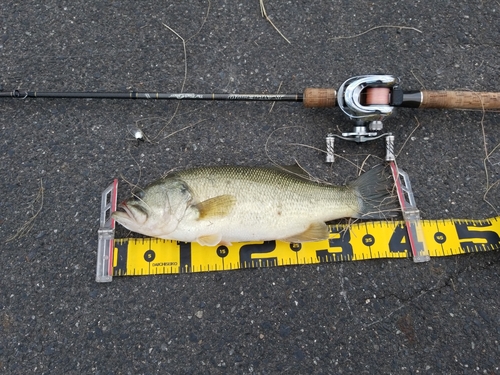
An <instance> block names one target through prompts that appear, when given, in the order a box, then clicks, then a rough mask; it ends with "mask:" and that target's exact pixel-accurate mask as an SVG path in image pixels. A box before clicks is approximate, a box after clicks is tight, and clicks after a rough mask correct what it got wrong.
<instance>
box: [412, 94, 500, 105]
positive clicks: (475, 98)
mask: <svg viewBox="0 0 500 375" xmlns="http://www.w3.org/2000/svg"><path fill="white" fill-rule="evenodd" d="M419 108H456V109H500V93H499V92H472V91H422V103H421V104H420V106H419Z"/></svg>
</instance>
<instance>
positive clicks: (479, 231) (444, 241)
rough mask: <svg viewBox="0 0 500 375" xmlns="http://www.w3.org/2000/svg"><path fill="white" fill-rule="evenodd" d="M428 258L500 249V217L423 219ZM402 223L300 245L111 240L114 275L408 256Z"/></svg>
mask: <svg viewBox="0 0 500 375" xmlns="http://www.w3.org/2000/svg"><path fill="white" fill-rule="evenodd" d="M422 227H423V230H424V238H425V242H426V245H427V248H428V249H429V254H430V256H431V257H439V256H449V255H457V254H466V253H473V252H482V251H492V250H499V249H500V217H495V218H492V219H487V220H472V221H471V220H422ZM410 256H411V249H410V247H409V242H408V234H407V231H406V227H405V224H404V222H385V221H383V222H366V223H359V224H353V225H349V226H348V225H331V226H330V238H329V239H328V240H324V241H318V242H306V243H301V244H296V243H287V242H281V241H266V242H245V243H235V244H232V245H230V246H225V245H221V246H201V245H199V244H197V243H182V242H177V241H170V240H162V239H157V238H128V239H115V240H114V251H113V267H112V275H113V276H135V275H157V274H179V273H189V272H207V271H224V270H235V269H242V268H256V267H274V266H290V265H299V264H319V263H331V262H339V261H356V260H366V259H378V258H409V257H410Z"/></svg>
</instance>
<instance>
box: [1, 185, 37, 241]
mask: <svg viewBox="0 0 500 375" xmlns="http://www.w3.org/2000/svg"><path fill="white" fill-rule="evenodd" d="M43 190H44V189H43V181H42V179H41V178H40V189H39V190H38V194H37V196H36V198H35V200H34V201H33V205H34V204H35V202H36V201H38V200H40V208H39V209H38V211H37V212H36V213H35V214H34V215H33V216H32V217H31V218H30V219H29V220H28V221H27V222H26V223H24V224H23V226H22V227H21V228H19V229H18V231H17V232H16V234H15V235H13V236H12V237H9V238H8V239H7V240H6V241H5V242H6V243H7V242H10V241H14V240H16V239H18V238H21V237H23V236H25V235H27V234H28V232H29V231H30V230H31V228H33V222H34V221H35V219H36V217H37V216H38V214H40V212H41V211H42V208H43Z"/></svg>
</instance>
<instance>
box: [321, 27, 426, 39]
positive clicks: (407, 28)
mask: <svg viewBox="0 0 500 375" xmlns="http://www.w3.org/2000/svg"><path fill="white" fill-rule="evenodd" d="M382 28H389V29H405V30H413V31H416V32H418V33H420V34H422V31H421V30H419V29H417V28H415V27H410V26H396V25H381V26H375V27H372V28H371V29H368V30H366V31H363V32H362V33H359V34H356V35H351V36H337V37H334V38H329V39H328V40H338V39H351V38H357V37H358V36H361V35H365V34H366V33H369V32H370V31H373V30H376V29H382Z"/></svg>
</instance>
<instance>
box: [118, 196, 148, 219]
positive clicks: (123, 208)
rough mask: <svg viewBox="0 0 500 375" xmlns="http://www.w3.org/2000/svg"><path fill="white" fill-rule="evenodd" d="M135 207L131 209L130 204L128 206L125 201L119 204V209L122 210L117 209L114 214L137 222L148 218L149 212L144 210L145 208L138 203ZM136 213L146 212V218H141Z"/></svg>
mask: <svg viewBox="0 0 500 375" xmlns="http://www.w3.org/2000/svg"><path fill="white" fill-rule="evenodd" d="M133 208H134V209H131V208H130V207H129V206H127V202H126V201H124V202H122V203H120V204H119V205H118V209H120V211H118V210H116V211H115V212H113V214H114V215H115V216H117V217H121V218H122V219H127V220H129V221H134V222H136V223H140V222H141V221H146V220H147V217H148V214H147V212H146V210H144V208H142V207H141V206H136V205H134V206H133ZM135 210H137V211H135ZM134 211H135V212H134ZM136 213H142V214H144V216H145V219H144V220H139V217H138V215H136ZM139 216H140V215H139Z"/></svg>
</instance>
